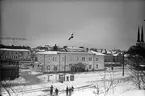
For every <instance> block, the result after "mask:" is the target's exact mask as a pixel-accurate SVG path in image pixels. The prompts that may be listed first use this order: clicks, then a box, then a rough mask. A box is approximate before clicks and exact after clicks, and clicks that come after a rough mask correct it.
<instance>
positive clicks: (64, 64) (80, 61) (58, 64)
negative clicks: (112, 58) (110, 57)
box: [37, 51, 104, 72]
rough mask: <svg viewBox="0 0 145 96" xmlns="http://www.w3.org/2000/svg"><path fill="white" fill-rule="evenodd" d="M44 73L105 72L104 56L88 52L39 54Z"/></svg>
mask: <svg viewBox="0 0 145 96" xmlns="http://www.w3.org/2000/svg"><path fill="white" fill-rule="evenodd" d="M37 59H38V62H39V63H40V65H43V66H42V71H43V72H79V71H92V70H104V54H101V53H98V52H94V51H88V52H62V51H45V52H37Z"/></svg>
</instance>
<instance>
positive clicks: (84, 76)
mask: <svg viewBox="0 0 145 96" xmlns="http://www.w3.org/2000/svg"><path fill="white" fill-rule="evenodd" d="M129 74H130V73H129V71H128V70H127V69H126V70H125V76H122V70H121V69H116V70H114V71H105V72H104V71H95V72H88V73H78V74H75V80H74V81H65V82H64V83H60V82H57V80H56V79H57V78H58V74H42V73H40V72H35V71H32V72H30V71H26V70H25V71H22V73H21V75H22V77H20V78H18V79H16V80H14V81H7V82H6V83H7V85H8V84H10V85H11V87H10V88H11V89H12V90H10V88H9V89H8V88H7V89H8V90H10V92H11V96H49V93H50V92H49V88H50V86H51V85H53V86H54V88H58V89H59V96H66V94H65V92H64V90H65V89H66V87H67V86H68V87H71V86H74V88H75V91H74V93H73V94H72V96H98V95H95V93H96V88H94V87H93V86H96V85H98V87H99V90H100V91H99V93H100V94H99V96H104V95H103V92H105V91H104V84H106V88H107V87H108V86H109V85H108V84H110V83H109V81H108V80H110V79H111V81H113V80H116V81H113V83H114V82H116V86H115V87H114V88H110V90H109V91H108V92H106V93H107V94H106V96H121V94H123V93H125V92H128V91H129V90H137V89H136V87H135V85H134V84H133V83H132V82H131V81H129V80H128V79H125V78H128V77H129V76H130V75H129ZM48 75H49V76H50V77H49V81H48ZM66 75H67V74H66ZM123 78H124V79H123ZM107 81H108V82H107ZM104 82H105V83H104ZM2 83H3V84H5V82H2ZM2 91H3V96H9V95H8V94H7V92H6V91H5V89H4V88H2ZM123 96H124V95H123Z"/></svg>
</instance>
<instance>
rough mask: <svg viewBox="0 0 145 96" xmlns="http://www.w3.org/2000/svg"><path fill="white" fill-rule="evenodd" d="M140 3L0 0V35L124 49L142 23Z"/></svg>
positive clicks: (140, 0) (32, 41) (29, 42)
mask: <svg viewBox="0 0 145 96" xmlns="http://www.w3.org/2000/svg"><path fill="white" fill-rule="evenodd" d="M144 5H145V2H144V1H143V0H4V1H3V3H2V8H1V10H2V11H1V13H2V15H1V16H2V19H1V20H2V22H1V24H2V34H1V35H2V37H19V38H26V39H27V40H17V41H15V44H17V45H28V46H31V47H36V46H44V45H51V46H53V45H55V44H57V45H58V46H77V47H78V46H84V47H88V48H92V47H93V48H106V49H114V48H116V49H123V50H127V49H128V48H129V47H130V46H131V45H134V44H135V43H136V41H137V30H138V29H137V27H138V25H140V26H141V25H143V26H145V22H144V19H145V14H144V11H143V10H144ZM144 28H145V27H144ZM71 33H74V38H73V39H71V40H68V38H69V37H70V35H71ZM2 43H4V44H7V45H8V44H14V43H13V42H12V41H11V40H6V39H3V40H2Z"/></svg>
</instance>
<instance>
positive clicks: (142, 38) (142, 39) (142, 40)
mask: <svg viewBox="0 0 145 96" xmlns="http://www.w3.org/2000/svg"><path fill="white" fill-rule="evenodd" d="M141 42H142V43H144V36H143V26H142V28H141Z"/></svg>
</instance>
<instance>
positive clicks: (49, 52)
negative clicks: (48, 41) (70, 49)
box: [36, 51, 58, 54]
mask: <svg viewBox="0 0 145 96" xmlns="http://www.w3.org/2000/svg"><path fill="white" fill-rule="evenodd" d="M57 53H58V51H45V52H37V53H36V54H57Z"/></svg>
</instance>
